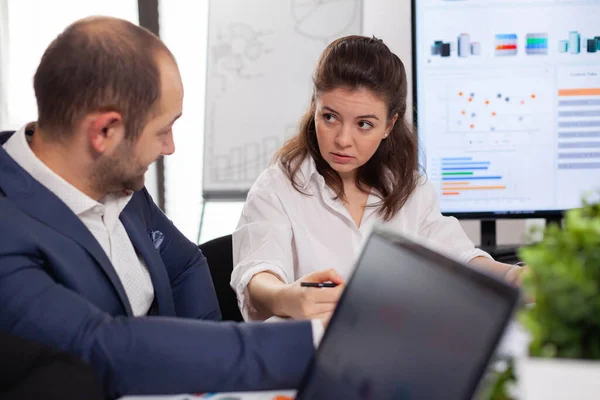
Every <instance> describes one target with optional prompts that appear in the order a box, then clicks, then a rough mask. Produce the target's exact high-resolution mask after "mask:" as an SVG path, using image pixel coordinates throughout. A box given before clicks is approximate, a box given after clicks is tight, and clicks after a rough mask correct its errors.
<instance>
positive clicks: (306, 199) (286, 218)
mask: <svg viewBox="0 0 600 400" xmlns="http://www.w3.org/2000/svg"><path fill="white" fill-rule="evenodd" d="M296 179H297V181H298V183H300V186H301V187H302V189H303V191H304V192H305V193H309V194H310V195H309V196H306V195H303V194H301V193H299V192H298V191H297V190H296V189H295V188H294V187H293V186H292V183H291V182H290V180H289V179H288V177H287V175H286V174H285V172H284V171H283V169H282V168H281V166H280V165H279V164H278V163H275V164H273V165H272V166H270V167H269V168H268V169H267V170H266V171H265V172H263V173H262V174H261V175H260V177H259V178H258V179H257V180H256V182H255V183H254V185H253V187H252V189H251V190H250V192H249V193H248V197H247V200H246V204H245V205H244V208H243V210H242V215H241V217H240V221H239V224H238V226H237V228H236V230H235V232H234V233H233V263H234V270H233V274H232V279H231V287H232V288H233V289H234V290H235V292H236V294H237V296H238V303H239V306H240V309H241V311H242V315H243V316H244V318H245V319H246V320H262V319H265V318H269V317H270V316H269V315H260V314H259V313H258V312H257V311H256V309H255V308H254V307H252V304H251V301H250V299H249V298H248V295H247V286H248V282H249V281H250V279H251V278H252V277H253V276H254V275H256V274H257V273H259V272H263V271H270V272H271V273H273V274H275V275H277V276H278V277H279V278H281V280H283V281H284V282H285V283H291V282H293V281H295V280H297V279H299V278H301V277H302V276H304V275H306V274H309V273H311V272H315V271H317V270H322V269H326V268H334V269H335V270H336V271H337V272H338V273H339V274H340V275H342V277H344V278H345V279H347V278H348V277H349V276H350V274H351V272H352V270H353V267H354V262H355V260H356V258H357V255H358V253H359V252H360V250H361V247H362V244H363V241H364V240H365V239H366V238H367V236H368V234H369V233H370V231H371V229H372V228H373V225H374V224H375V223H378V224H382V223H383V221H382V219H381V218H380V217H379V215H378V213H377V208H376V207H367V208H366V209H365V211H364V214H363V218H362V221H361V223H360V226H356V223H355V222H354V220H353V219H352V217H351V216H350V213H349V212H348V210H347V209H346V207H345V206H344V205H343V204H342V202H341V201H340V200H333V198H334V197H335V193H334V192H333V190H331V188H329V187H328V186H327V185H325V180H324V179H323V177H322V176H321V175H320V174H319V173H318V172H317V169H316V166H315V163H314V160H313V159H312V158H311V157H309V158H307V159H306V160H304V162H303V163H302V165H301V168H300V170H299V172H298V176H297V178H296ZM379 201H380V199H379V198H378V197H376V196H375V195H373V194H370V195H369V197H368V200H367V206H369V205H373V204H376V203H377V202H379ZM385 224H386V225H388V226H390V228H391V229H393V230H395V231H398V232H400V233H403V234H404V235H408V236H412V237H414V238H415V239H418V240H420V241H421V242H424V243H426V244H427V245H428V246H430V247H432V248H435V249H436V250H437V251H440V252H443V253H445V254H447V255H449V256H451V257H453V258H456V259H458V260H459V261H462V262H468V261H470V260H471V259H473V258H475V257H478V256H483V257H488V258H491V257H490V256H489V255H488V254H487V253H486V252H484V251H482V250H479V249H476V248H475V246H474V245H473V242H471V240H470V239H469V238H468V237H467V235H466V233H465V232H464V231H463V229H462V227H461V226H460V224H459V222H458V220H456V218H453V217H445V216H443V215H442V214H441V213H440V210H439V204H438V198H437V194H436V191H435V188H434V187H433V185H432V184H431V183H430V182H428V181H427V180H426V179H424V178H422V179H421V180H420V182H419V185H418V186H417V188H416V189H415V190H414V191H413V193H412V194H411V195H410V197H409V198H408V200H407V202H406V203H405V204H404V206H403V207H402V208H401V209H400V210H399V211H398V212H397V213H396V215H395V216H394V217H393V218H392V219H391V220H390V221H388V222H386V223H385Z"/></svg>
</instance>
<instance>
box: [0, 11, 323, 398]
mask: <svg viewBox="0 0 600 400" xmlns="http://www.w3.org/2000/svg"><path fill="white" fill-rule="evenodd" d="M34 89H35V95H36V99H37V104H38V120H37V122H36V123H32V124H28V125H27V126H24V127H23V128H22V129H20V130H19V131H17V132H16V133H14V134H13V135H5V136H4V137H3V138H0V145H2V147H0V222H1V227H2V229H1V230H0V329H1V330H6V331H8V332H10V333H12V334H14V335H17V336H21V337H23V338H27V339H33V340H36V341H39V342H41V343H46V344H51V345H54V346H56V347H57V348H59V349H61V350H65V351H68V352H71V353H74V354H76V355H77V356H79V357H80V358H81V359H83V360H84V361H86V362H88V363H90V364H91V365H92V366H93V367H94V368H95V370H96V371H97V372H98V374H99V376H100V378H101V381H102V383H103V386H104V389H105V391H106V393H107V395H108V396H110V397H117V396H122V395H128V394H149V393H153V394H161V393H182V392H204V391H238V390H259V389H281V388H293V387H295V386H297V384H298V383H299V380H300V379H301V376H302V373H303V371H304V369H305V368H306V366H307V363H308V362H309V359H310V358H311V356H312V354H313V352H314V344H315V342H316V341H317V340H318V339H319V336H320V334H322V330H323V326H322V325H321V323H320V322H318V321H297V322H289V323H287V322H286V323H273V324H270V323H269V324H265V323H248V324H234V323H225V322H215V321H218V320H220V317H221V316H220V311H219V308H218V304H217V300H216V296H215V291H214V288H213V285H212V282H211V278H210V275H209V270H208V267H207V264H206V260H205V258H204V256H203V255H202V253H201V252H200V251H199V250H198V248H197V246H196V245H195V244H194V243H192V242H190V241H188V240H187V239H186V238H185V237H184V236H183V235H182V234H181V233H180V232H179V231H178V230H177V229H176V228H175V226H173V224H172V223H171V222H170V220H169V219H167V217H166V216H165V215H164V214H163V213H162V212H161V211H160V209H158V208H157V207H156V205H155V204H154V203H153V201H152V199H151V198H150V196H149V195H148V193H147V191H146V190H145V189H144V173H145V172H146V170H147V168H148V166H149V165H150V164H151V163H152V162H154V161H155V160H156V159H157V158H158V157H160V156H162V155H169V154H171V153H173V151H174V142H173V132H172V126H173V123H174V122H175V121H176V120H177V118H178V117H179V116H180V115H181V110H182V101H183V88H182V83H181V78H180V75H179V70H178V68H177V64H176V62H175V60H174V57H173V56H172V54H171V53H170V52H169V50H168V49H167V48H166V46H165V45H164V44H163V43H162V42H161V41H160V40H159V39H158V38H157V37H156V36H154V35H152V34H151V33H150V32H148V31H147V30H145V29H143V28H140V27H138V26H136V25H134V24H131V23H129V22H126V21H123V20H118V19H113V18H106V17H96V18H90V19H84V20H80V21H77V22H75V23H74V24H72V25H71V26H69V27H68V28H67V29H66V30H65V31H64V32H63V33H61V34H60V35H59V36H58V37H57V38H56V39H55V40H54V41H53V42H52V43H51V44H50V46H49V47H48V49H47V50H46V52H45V53H44V56H43V57H42V60H41V62H40V65H39V67H38V69H37V71H36V74H35V77H34Z"/></svg>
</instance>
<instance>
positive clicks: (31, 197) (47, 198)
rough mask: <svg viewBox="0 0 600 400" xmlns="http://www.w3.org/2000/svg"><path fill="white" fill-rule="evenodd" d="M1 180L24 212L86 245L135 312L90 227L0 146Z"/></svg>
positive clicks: (125, 305) (124, 302)
mask: <svg viewBox="0 0 600 400" xmlns="http://www.w3.org/2000/svg"><path fill="white" fill-rule="evenodd" d="M0 182H2V190H3V191H4V192H5V194H6V196H7V197H8V198H9V199H11V200H12V201H13V202H14V204H15V205H16V206H17V207H19V208H20V209H21V210H22V211H23V212H24V213H26V214H28V215H29V216H31V217H32V218H35V219H36V220H38V221H39V222H41V223H43V224H45V225H46V226H48V227H49V228H51V229H54V230H55V231H57V232H59V233H61V234H63V235H65V236H67V237H69V238H70V239H72V240H73V241H75V242H77V243H78V244H79V245H80V246H81V247H83V248H84V249H85V250H86V251H87V252H88V253H89V254H90V255H91V256H92V257H93V258H94V260H96V262H97V263H98V264H99V265H100V267H101V268H102V270H103V271H104V273H105V274H106V276H107V277H108V279H109V281H110V282H111V283H112V286H113V288H114V289H115V291H116V292H117V295H118V296H119V299H120V300H121V304H122V306H123V308H124V310H125V312H126V313H127V315H133V312H132V310H131V305H130V304H129V300H128V298H127V295H126V294H125V289H124V288H123V285H122V284H121V280H120V279H119V277H118V275H117V273H116V271H115V269H114V267H113V265H112V264H111V262H110V260H109V259H108V257H107V255H106V253H105V252H104V250H103V249H102V247H101V246H100V244H99V243H98V241H97V240H96V238H94V236H93V235H92V233H91V232H90V231H89V229H88V228H87V227H86V226H85V225H84V224H83V222H81V220H80V219H79V218H78V217H77V216H76V215H75V214H73V212H72V211H71V210H70V209H69V208H68V207H67V206H66V205H65V203H63V202H62V201H61V200H60V199H59V198H58V197H56V196H55V195H54V193H52V192H50V191H49V190H48V189H46V188H45V187H44V186H42V185H41V184H40V183H38V182H37V181H36V180H34V179H33V178H32V177H31V176H30V175H29V174H28V173H27V172H25V171H24V170H23V169H22V168H21V167H19V166H18V165H17V164H16V163H15V162H14V161H13V159H12V158H10V156H8V154H6V152H5V151H4V150H3V149H1V148H0Z"/></svg>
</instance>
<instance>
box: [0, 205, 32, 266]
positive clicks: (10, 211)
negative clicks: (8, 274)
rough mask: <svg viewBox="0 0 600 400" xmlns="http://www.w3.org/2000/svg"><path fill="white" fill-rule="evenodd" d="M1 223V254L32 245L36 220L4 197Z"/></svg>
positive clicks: (0, 216)
mask: <svg viewBox="0 0 600 400" xmlns="http://www.w3.org/2000/svg"><path fill="white" fill-rule="evenodd" d="M0 221H2V227H1V229H0V254H1V253H4V252H6V251H13V250H15V248H16V247H18V248H25V247H28V246H30V245H31V243H32V242H33V239H32V237H31V234H30V233H31V228H32V226H33V224H34V220H32V218H31V217H30V216H29V215H27V214H25V213H24V212H22V211H21V210H20V209H19V208H18V207H17V206H16V205H15V204H14V203H13V202H12V201H11V200H10V199H8V198H7V197H4V196H3V195H0Z"/></svg>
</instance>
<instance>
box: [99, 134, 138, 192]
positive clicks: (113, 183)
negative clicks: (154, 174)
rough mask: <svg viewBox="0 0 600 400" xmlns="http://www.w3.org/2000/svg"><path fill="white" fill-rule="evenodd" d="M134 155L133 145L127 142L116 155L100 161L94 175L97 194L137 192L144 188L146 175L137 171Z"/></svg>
mask: <svg viewBox="0 0 600 400" xmlns="http://www.w3.org/2000/svg"><path fill="white" fill-rule="evenodd" d="M132 153H133V152H132V146H131V144H130V143H129V141H125V142H124V143H122V144H121V145H120V146H119V148H118V149H117V151H116V152H115V154H114V155H112V156H111V157H104V156H102V157H101V158H99V159H98V161H97V162H96V166H95V167H94V171H93V175H92V176H93V182H92V184H93V185H94V188H95V189H96V191H97V192H99V193H107V194H108V193H114V192H118V191H121V190H133V191H137V190H140V189H142V188H143V187H144V173H143V171H137V169H138V168H136V166H137V165H136V162H135V159H133V154H132ZM140 170H141V168H140Z"/></svg>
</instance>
